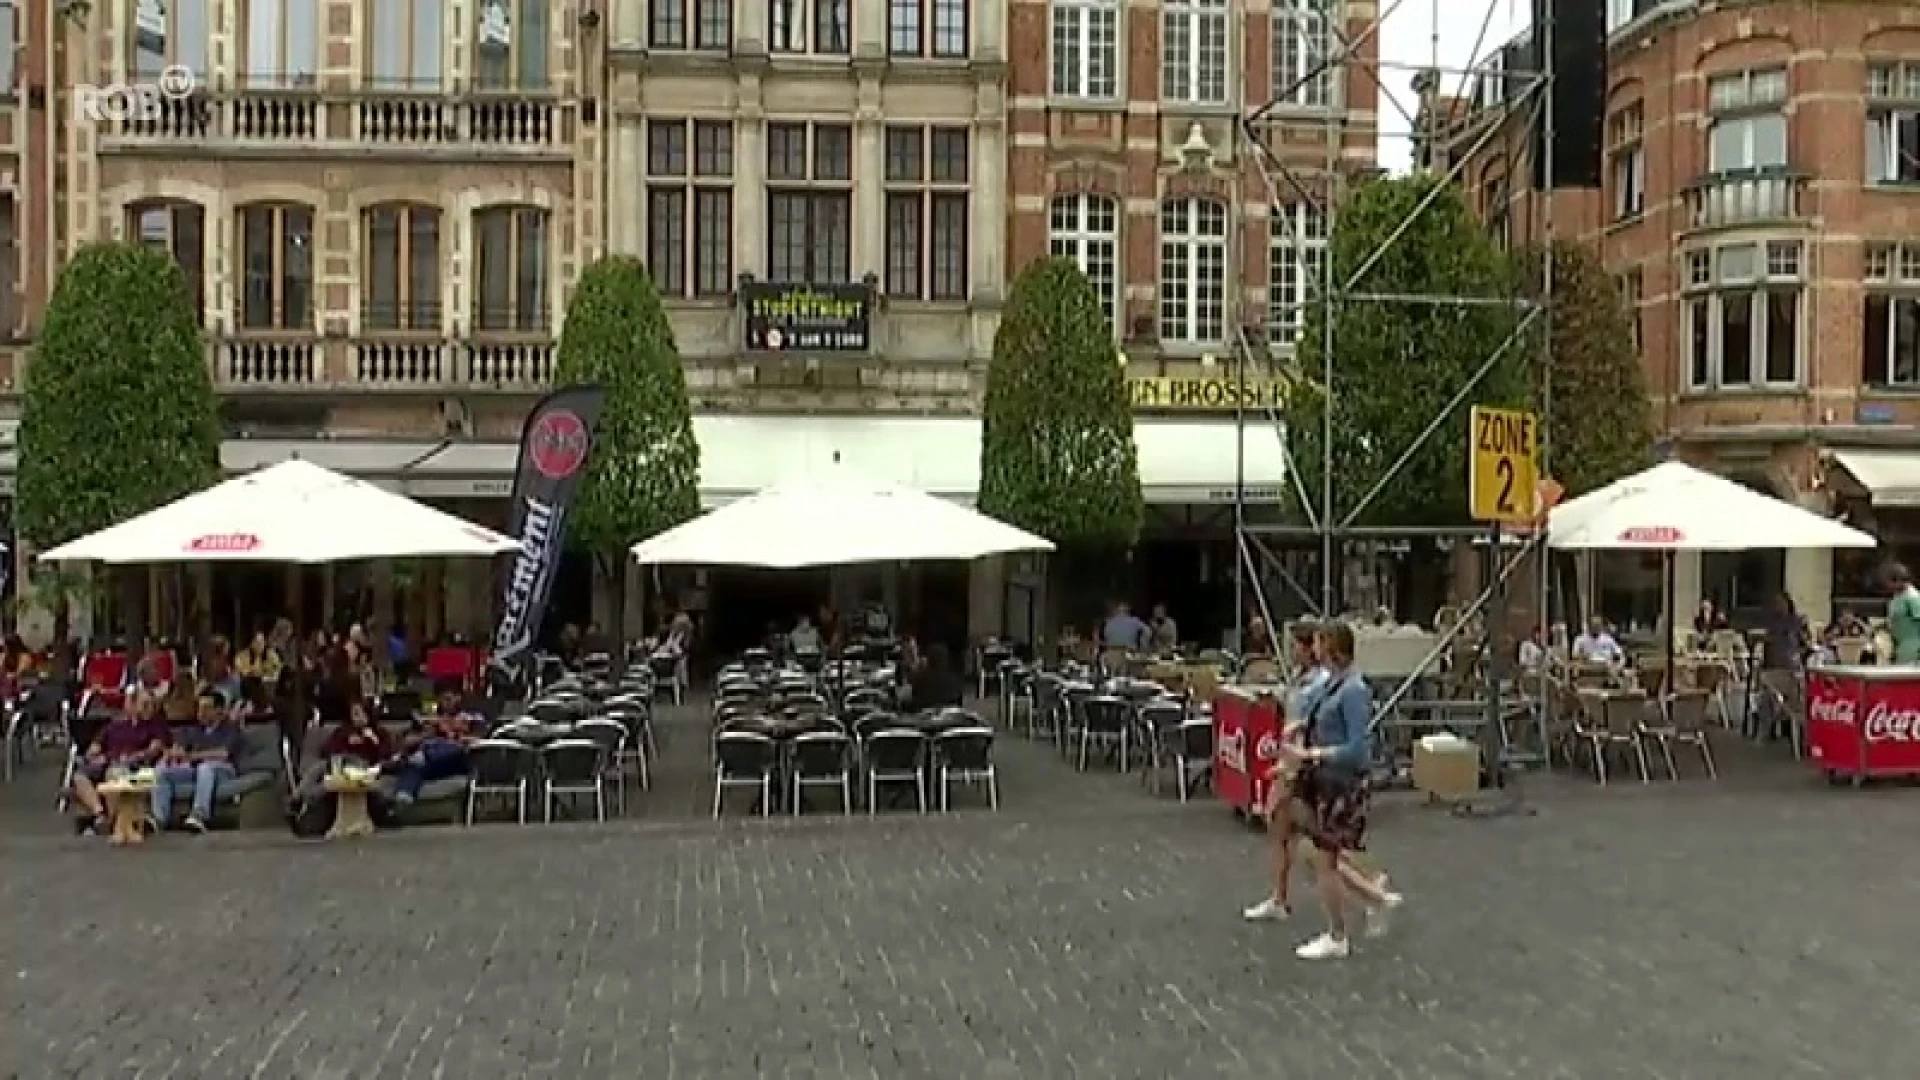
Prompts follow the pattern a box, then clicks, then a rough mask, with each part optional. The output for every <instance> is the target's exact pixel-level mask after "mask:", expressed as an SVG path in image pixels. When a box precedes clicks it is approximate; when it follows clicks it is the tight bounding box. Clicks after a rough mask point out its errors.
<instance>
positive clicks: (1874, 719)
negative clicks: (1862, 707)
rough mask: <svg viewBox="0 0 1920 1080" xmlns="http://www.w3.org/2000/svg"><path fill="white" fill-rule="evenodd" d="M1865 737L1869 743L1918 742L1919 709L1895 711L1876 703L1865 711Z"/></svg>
mask: <svg viewBox="0 0 1920 1080" xmlns="http://www.w3.org/2000/svg"><path fill="white" fill-rule="evenodd" d="M1866 736H1867V741H1868V742H1870V743H1883V742H1899V743H1910V742H1920V709H1895V708H1891V707H1890V706H1888V705H1887V703H1886V702H1884V701H1876V702H1874V705H1873V708H1871V709H1868V710H1867V730H1866Z"/></svg>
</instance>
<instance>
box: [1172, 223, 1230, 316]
mask: <svg viewBox="0 0 1920 1080" xmlns="http://www.w3.org/2000/svg"><path fill="white" fill-rule="evenodd" d="M1226 336H1227V208H1226V206H1225V205H1223V204H1221V203H1217V202H1214V201H1212V200H1211V199H1172V200H1169V201H1167V202H1165V203H1162V204H1161V206H1160V340H1161V342H1162V343H1163V344H1168V345H1217V344H1219V343H1220V342H1222V341H1224V340H1226Z"/></svg>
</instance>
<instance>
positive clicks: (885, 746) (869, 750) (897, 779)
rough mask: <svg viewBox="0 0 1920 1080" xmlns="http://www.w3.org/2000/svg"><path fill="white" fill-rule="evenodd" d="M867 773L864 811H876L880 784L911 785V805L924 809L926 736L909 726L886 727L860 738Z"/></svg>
mask: <svg viewBox="0 0 1920 1080" xmlns="http://www.w3.org/2000/svg"><path fill="white" fill-rule="evenodd" d="M860 757H861V760H862V762H863V764H864V766H865V768H866V773H867V813H868V814H873V813H876V812H877V811H878V810H879V804H880V785H882V784H912V785H913V793H914V805H915V806H916V807H917V808H918V809H919V811H920V812H921V813H923V814H924V813H926V812H927V772H926V766H927V737H926V735H924V734H922V733H921V732H918V731H915V730H913V729H912V728H887V729H884V730H881V731H875V732H874V733H872V734H871V735H868V736H866V737H864V738H863V739H861V740H860Z"/></svg>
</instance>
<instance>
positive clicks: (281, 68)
mask: <svg viewBox="0 0 1920 1080" xmlns="http://www.w3.org/2000/svg"><path fill="white" fill-rule="evenodd" d="M396 2H398V0H396ZM241 17H242V18H243V19H245V20H246V31H247V32H246V43H247V44H246V82H247V85H248V86H256V87H288V88H302V89H304V88H307V87H313V86H318V85H319V83H320V4H319V0H247V3H246V5H245V6H244V7H242V8H241Z"/></svg>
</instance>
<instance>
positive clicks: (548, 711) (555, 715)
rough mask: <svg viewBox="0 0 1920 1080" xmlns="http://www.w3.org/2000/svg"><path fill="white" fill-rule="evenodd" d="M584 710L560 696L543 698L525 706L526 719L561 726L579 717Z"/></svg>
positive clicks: (550, 725) (551, 725)
mask: <svg viewBox="0 0 1920 1080" xmlns="http://www.w3.org/2000/svg"><path fill="white" fill-rule="evenodd" d="M583 711H584V710H582V709H580V708H578V707H576V705H575V703H574V702H571V701H567V700H564V699H561V698H543V699H541V700H539V701H536V702H533V703H532V704H529V705H528V706H527V712H526V716H527V719H529V720H531V721H533V722H534V723H536V724H544V725H546V726H548V727H561V726H565V725H567V724H571V723H574V722H575V721H577V720H579V719H580V714H581V712H583Z"/></svg>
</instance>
